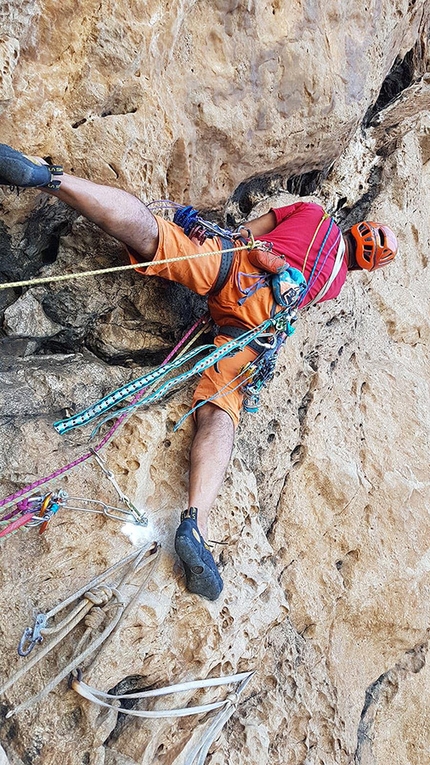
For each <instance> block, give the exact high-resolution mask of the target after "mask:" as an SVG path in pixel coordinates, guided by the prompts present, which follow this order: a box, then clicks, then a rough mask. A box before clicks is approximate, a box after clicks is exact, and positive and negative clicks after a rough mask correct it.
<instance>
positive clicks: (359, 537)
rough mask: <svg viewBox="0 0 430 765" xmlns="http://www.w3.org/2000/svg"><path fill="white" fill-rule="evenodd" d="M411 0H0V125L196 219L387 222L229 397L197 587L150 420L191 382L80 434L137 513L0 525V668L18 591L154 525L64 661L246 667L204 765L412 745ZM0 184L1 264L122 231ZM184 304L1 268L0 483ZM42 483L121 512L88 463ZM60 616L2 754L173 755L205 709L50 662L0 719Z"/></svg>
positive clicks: (30, 266)
mask: <svg viewBox="0 0 430 765" xmlns="http://www.w3.org/2000/svg"><path fill="white" fill-rule="evenodd" d="M428 15H429V5H428V2H426V0H417V2H410V3H408V2H406V1H405V2H401V1H400V0H396V2H394V3H393V2H388V0H380V1H379V2H371V3H370V4H368V5H367V6H366V7H364V6H363V7H362V8H361V7H358V6H357V4H353V3H347V4H345V3H343V4H342V3H338V4H334V3H328V4H325V5H322V4H312V3H295V4H291V3H290V4H286V3H279V2H277V0H273V2H271V3H265V4H264V3H263V4H262V3H257V2H252V1H250V2H246V3H245V2H240V0H239V1H236V2H233V1H232V0H229V1H228V2H226V1H225V0H216V1H215V2H208V1H207V0H203V1H202V2H200V3H194V2H190V1H189V0H184V2H181V3H179V2H174V3H166V2H161V0H150V2H147V3H138V2H128V3H120V2H117V3H111V2H107V1H103V2H102V3H100V2H98V3H94V2H92V0H87V2H86V3H85V4H80V3H78V4H76V3H75V2H71V0H64V2H63V3H61V5H58V4H55V3H48V2H45V0H40V2H39V3H37V4H35V3H31V2H27V1H25V2H20V3H17V2H15V0H12V2H10V3H8V4H7V7H6V8H5V12H4V18H3V24H2V34H1V37H0V59H1V64H2V65H1V67H0V72H1V76H0V122H1V127H2V131H1V141H2V142H7V143H10V144H12V145H14V146H16V148H19V149H22V150H25V151H26V152H27V153H29V154H36V155H40V156H43V157H45V158H52V159H53V160H54V161H56V162H63V163H64V167H65V169H66V170H68V171H71V172H74V173H76V174H81V175H84V176H86V177H89V178H90V179H91V180H93V181H96V182H103V183H108V184H112V185H115V186H118V187H121V188H124V189H126V190H129V191H131V192H132V193H134V194H136V195H137V196H140V197H142V198H144V199H145V200H150V199H157V198H161V197H162V198H164V197H170V198H173V199H175V200H176V201H177V202H187V203H188V202H190V203H193V204H196V205H197V206H198V207H199V208H200V209H204V210H206V211H207V213H208V215H211V216H213V217H214V218H217V219H218V220H219V222H220V223H222V224H223V223H225V222H227V223H228V225H236V224H238V223H240V222H243V221H245V220H246V219H247V218H248V217H252V216H254V215H258V214H261V213H263V212H265V211H267V210H268V209H270V207H271V206H281V205H283V204H288V203H289V202H290V201H292V200H295V199H298V198H305V199H307V198H317V199H319V200H321V201H322V203H323V204H324V205H325V207H326V209H328V210H329V211H330V213H332V214H334V216H335V218H336V220H337V221H338V223H339V224H340V225H341V226H342V227H344V228H346V227H348V226H349V225H352V224H353V223H356V222H357V221H358V220H360V219H362V218H363V217H368V218H369V219H371V220H372V219H373V220H381V221H386V222H388V223H389V224H390V225H391V226H392V227H393V228H394V229H395V230H396V233H398V238H399V244H400V253H399V256H398V258H397V259H396V261H395V262H394V263H393V264H391V265H390V267H389V268H387V269H384V270H381V271H378V272H377V273H375V274H372V275H371V276H369V275H365V274H357V273H355V274H351V275H350V276H349V277H348V280H347V284H346V285H345V287H344V289H343V291H342V293H341V295H340V297H339V298H338V299H337V300H336V301H331V302H329V303H324V304H323V305H320V306H318V307H314V308H312V309H310V310H309V311H308V312H303V315H301V317H300V320H299V322H298V323H297V328H296V332H295V334H294V335H293V337H292V338H291V339H290V340H289V341H288V343H287V344H286V345H285V348H284V349H283V351H282V354H281V358H280V361H279V364H278V367H277V370H276V374H275V378H274V379H273V381H272V383H271V384H270V387H269V388H268V389H267V390H266V391H264V393H263V396H262V404H261V409H260V412H259V413H258V414H257V415H247V416H243V418H242V420H241V423H240V425H239V429H238V432H237V438H236V442H235V448H234V452H233V456H232V460H231V463H230V467H229V470H228V474H227V476H226V479H225V482H224V486H223V489H222V492H221V493H220V495H219V497H218V499H217V502H216V505H215V507H214V510H213V512H212V515H211V520H210V537H211V539H214V540H217V541H220V542H223V543H224V544H223V545H219V546H216V547H215V557H216V558H217V560H219V562H220V569H221V572H222V576H223V579H224V583H225V587H224V591H223V593H222V596H221V597H220V598H219V600H217V601H216V602H214V603H210V602H206V601H204V600H202V599H199V598H196V597H195V596H192V595H191V594H189V593H187V592H186V590H185V587H184V581H183V577H182V574H181V571H180V570H179V569H178V568H177V564H175V554H174V549H173V538H174V532H175V528H176V526H177V523H178V517H179V513H180V511H181V510H182V509H183V508H184V507H185V506H186V502H187V484H188V450H189V446H190V443H191V439H192V435H193V424H192V422H191V419H187V420H185V422H184V424H182V425H181V426H180V428H179V429H178V430H177V431H175V430H174V424H175V423H176V422H177V421H178V420H179V419H180V418H181V417H182V416H183V415H184V414H185V413H186V412H187V410H188V409H189V406H190V402H191V394H192V391H191V388H189V387H188V388H184V389H181V390H179V391H178V392H177V393H176V394H175V396H174V397H171V398H169V399H168V400H167V401H165V402H162V403H160V404H157V405H154V406H153V407H151V408H148V409H146V410H144V409H138V410H137V411H136V412H135V413H134V414H133V416H132V417H131V418H129V419H128V420H127V422H126V423H125V424H124V425H123V426H122V427H121V428H120V429H118V430H117V432H116V434H115V436H114V437H113V439H112V440H111V441H110V442H109V443H108V444H107V445H106V446H105V447H104V448H103V450H102V451H101V452H100V453H101V455H102V456H103V459H105V460H106V466H107V469H108V470H110V471H112V473H113V477H114V479H115V480H116V482H117V485H118V486H119V488H120V490H121V491H122V492H125V494H126V495H127V497H128V498H130V500H131V501H132V502H133V504H134V505H135V506H136V507H137V508H138V509H139V510H143V511H144V512H145V513H146V514H147V515H148V518H149V525H148V527H147V528H146V529H142V528H141V529H138V528H137V527H136V526H131V525H130V524H127V525H125V524H124V523H123V522H120V521H118V520H115V519H113V518H106V517H103V516H102V515H95V514H93V515H91V514H89V513H84V512H78V511H72V510H65V509H64V510H60V511H59V512H58V514H57V515H56V516H54V518H53V519H52V520H51V521H50V523H49V525H48V528H47V530H46V532H45V533H44V534H39V533H38V530H37V529H35V528H26V529H20V530H18V531H17V532H16V533H15V534H12V535H10V536H7V537H6V538H4V539H1V540H0V541H1V544H2V568H1V573H0V588H1V603H2V619H1V620H0V642H1V647H2V650H1V652H0V653H1V658H0V662H1V671H0V676H1V684H3V683H4V681H5V680H6V679H7V678H9V677H10V676H11V675H12V674H13V673H14V672H16V671H17V670H18V669H19V668H21V667H22V666H25V662H26V661H27V662H28V661H29V659H25V658H21V657H19V656H18V655H17V653H16V646H17V644H18V642H19V640H20V637H21V635H22V633H23V631H24V629H25V628H26V627H27V626H29V625H31V624H33V619H34V616H35V615H36V614H37V613H46V612H48V611H49V610H50V609H52V608H54V607H55V606H56V605H57V604H58V603H60V602H61V601H62V600H64V599H66V598H67V597H68V596H69V595H71V593H73V592H74V591H76V590H78V589H80V588H81V587H84V586H85V585H86V583H87V582H89V581H90V580H91V579H92V578H94V577H96V576H98V575H99V574H101V572H102V571H103V570H104V569H105V568H107V567H109V566H111V565H112V564H113V563H115V562H116V561H117V560H119V559H120V558H121V557H122V556H125V555H128V554H130V552H131V551H133V550H134V549H136V546H137V545H138V544H143V543H149V542H152V541H154V540H156V541H157V542H159V543H160V544H161V553H160V556H159V559H158V562H157V565H156V567H155V569H154V571H153V573H152V574H151V576H150V577H149V579H148V582H147V584H146V586H145V588H144V590H143V591H142V593H141V594H140V595H139V597H138V599H137V601H136V602H135V603H134V605H133V607H132V608H130V609H129V610H128V611H127V612H126V614H125V616H124V618H123V620H122V621H121V622H120V625H119V628H118V629H117V630H116V631H115V632H114V633H113V636H112V639H111V640H110V641H109V642H108V643H107V644H106V645H105V647H104V648H103V650H102V651H101V652H100V653H98V654H95V655H94V656H93V657H92V660H91V661H88V662H87V663H86V664H84V666H83V670H84V680H85V681H86V682H88V683H90V684H91V685H94V686H96V687H97V688H99V689H101V690H103V691H108V690H112V689H115V690H116V692H117V693H123V694H124V693H125V694H126V693H129V692H131V691H134V690H136V689H148V688H153V687H160V686H164V685H170V684H173V683H176V682H182V681H187V680H192V679H197V678H207V677H209V676H212V677H218V676H220V675H229V674H232V673H235V672H240V671H246V670H251V669H254V670H256V671H255V674H254V676H253V678H252V680H251V683H250V684H249V685H248V686H247V688H246V690H245V691H244V692H243V694H242V696H241V697H240V703H239V704H238V706H237V709H236V711H235V712H234V714H233V716H232V717H231V718H230V720H229V722H228V723H227V725H226V726H225V727H224V729H223V730H222V732H221V733H220V734H219V736H218V737H217V738H216V740H215V741H214V743H213V744H212V745H211V747H210V750H209V754H208V758H207V762H210V763H212V765H221V763H226V762H228V763H231V765H244V763H248V762H253V763H258V765H266V764H267V765H304V763H306V764H307V765H308V764H309V765H333V764H335V765H352V763H355V765H388V764H389V765H393V763H394V764H395V765H397V764H398V765H424V763H426V762H427V759H428V752H429V751H430V738H429V715H430V712H429V710H430V702H429V692H428V677H427V676H428V663H427V649H428V637H429V636H428V629H429V623H430V611H429V597H428V594H429V571H430V555H429V549H428V541H427V540H428V538H429V533H430V519H429V512H428V507H429V488H430V487H429V484H430V470H429V467H428V449H429V436H430V395H429V372H428V370H429V338H430V324H429V316H430V305H429V302H430V301H429V294H430V290H429V272H428V270H429V255H430V224H429V219H428V208H429V202H430V116H429V110H428V105H429V95H430V80H429V77H430V67H429V58H428V49H427V40H428ZM310 195H312V197H311V196H310ZM0 205H1V220H0V280H1V281H9V282H10V281H15V280H19V279H31V278H35V277H37V276H55V275H57V274H64V273H72V272H74V271H78V270H90V269H94V268H103V267H108V266H112V265H116V264H117V263H118V262H120V261H121V258H122V248H121V245H120V244H118V243H117V242H115V241H114V240H112V239H110V238H109V237H107V236H106V235H104V234H102V233H101V232H100V231H99V230H98V229H97V228H96V227H95V226H94V225H93V224H91V223H89V222H87V221H85V220H84V219H83V218H82V217H78V216H77V214H76V213H75V212H73V211H72V210H71V209H70V208H69V207H67V206H66V205H64V204H62V203H59V202H58V201H57V200H54V199H52V198H50V197H48V196H47V195H46V194H44V193H42V194H40V193H39V192H36V191H33V190H29V191H26V192H21V193H20V194H19V196H18V195H16V194H14V193H10V192H9V191H8V190H7V189H5V188H4V187H0ZM204 311H205V303H204V300H203V299H201V298H199V297H197V296H194V295H191V294H190V293H188V292H187V291H186V290H184V289H183V288H181V287H180V286H179V285H172V284H168V283H166V282H164V281H162V280H156V279H148V278H145V277H142V276H141V275H139V274H136V273H130V272H125V273H123V274H122V275H120V276H118V275H117V274H109V275H104V276H100V277H89V278H87V279H75V280H72V281H68V282H53V283H50V284H38V285H33V286H30V287H24V288H23V289H21V288H16V289H7V290H1V291H0V320H1V337H0V345H1V351H0V402H1V404H0V424H1V430H0V464H1V471H0V475H1V496H0V499H1V497H5V496H7V495H9V494H11V493H12V492H15V491H17V490H19V489H20V488H21V487H24V486H26V485H27V484H30V483H33V482H36V481H37V480H38V479H40V478H42V477H44V476H47V475H49V474H51V473H53V472H54V471H56V470H58V469H60V468H62V467H63V466H65V465H67V464H70V463H72V462H74V461H77V460H80V458H82V456H84V455H89V446H91V445H92V444H94V443H97V440H100V439H101V438H102V437H103V435H104V434H105V433H106V432H107V429H108V426H107V425H106V426H104V429H103V430H102V431H101V433H99V434H97V435H96V436H95V437H94V439H93V441H92V442H91V443H90V444H89V441H88V437H89V434H90V431H91V428H87V429H83V430H77V431H76V432H74V433H73V434H72V435H67V436H59V435H58V434H57V433H56V431H55V430H54V429H53V427H52V423H53V422H54V421H55V420H58V419H61V418H63V417H64V416H67V415H68V414H71V413H73V412H76V411H78V410H80V409H82V408H84V407H86V406H88V405H90V404H91V403H93V402H94V401H96V400H98V399H99V398H101V397H103V396H105V395H106V394H108V393H109V392H110V391H112V390H114V389H115V388H117V387H119V386H120V385H122V384H124V383H126V382H128V381H129V380H132V379H134V378H137V377H140V376H142V375H144V374H145V373H146V372H148V371H150V370H151V369H152V368H153V367H154V365H157V364H159V363H160V362H161V360H162V359H163V358H164V357H165V356H166V355H167V353H168V352H169V351H170V350H171V348H172V347H173V346H174V344H175V343H176V342H177V341H178V340H179V338H180V337H181V336H182V335H183V334H184V332H185V330H186V328H187V327H189V326H190V325H191V324H192V322H193V321H194V320H195V319H196V318H197V317H198V316H199V315H201V314H203V313H204ZM204 341H205V342H210V338H209V337H208V336H207V335H206V336H204V337H203V339H202V342H204ZM50 488H51V490H52V489H57V488H62V489H64V490H66V491H67V492H68V493H69V495H70V496H71V497H75V498H78V499H79V500H80V504H81V506H82V500H84V499H94V500H99V501H101V502H102V503H104V505H105V506H106V505H110V506H112V507H118V508H120V509H122V510H123V511H124V510H125V509H126V506H125V504H124V502H122V501H121V499H120V498H119V497H118V494H117V493H116V490H115V486H114V484H113V483H112V481H110V480H109V478H108V476H107V475H106V473H104V472H103V471H102V469H101V467H100V465H99V464H98V463H97V462H96V460H95V459H94V458H93V457H90V456H88V459H86V460H84V461H82V462H80V464H79V465H78V466H76V467H75V468H74V469H72V470H70V471H69V472H67V473H66V474H64V475H63V476H62V477H61V478H58V479H57V481H56V482H54V483H53V484H52V485H50ZM75 504H78V505H79V501H78V500H77V501H76V503H75ZM7 512H8V510H5V511H4V513H7ZM135 592H136V583H133V582H132V583H131V584H129V585H127V587H126V588H125V594H126V595H127V597H130V598H131V597H132V596H133V594H134V593H135ZM83 632H84V628H83V627H77V628H76V630H75V631H74V632H73V633H71V635H70V636H69V637H67V638H65V640H64V641H62V642H61V644H60V645H59V646H58V647H57V648H56V649H54V650H53V652H52V654H49V656H48V657H47V658H45V659H43V660H42V661H41V662H40V664H38V665H37V666H36V667H34V669H33V670H32V671H31V673H30V674H29V675H28V676H27V679H25V680H21V681H19V682H18V683H17V684H16V685H15V686H14V687H12V688H10V689H8V690H7V691H6V692H5V693H4V694H3V696H2V727H1V733H0V742H1V746H2V748H0V763H1V764H2V765H3V763H4V765H58V763H59V762H63V763H64V765H81V763H86V764H87V765H137V764H138V763H139V765H150V764H152V763H161V765H163V764H164V765H173V763H174V764H175V765H181V764H182V763H184V764H185V763H186V762H189V760H187V757H188V756H189V753H190V752H191V749H192V747H193V745H194V744H195V743H196V742H197V741H198V740H199V738H200V737H201V736H202V735H203V734H204V731H205V730H207V727H208V726H209V724H210V718H209V716H208V718H206V717H205V716H204V715H203V714H200V715H199V716H198V717H197V718H192V717H189V716H188V717H182V718H178V719H177V720H169V719H147V720H143V719H139V718H133V717H125V716H124V715H122V714H121V713H118V712H117V711H116V710H115V709H113V710H106V709H101V708H98V707H96V706H94V705H93V704H91V703H90V702H88V701H86V700H84V699H82V698H81V697H79V696H78V695H77V694H76V693H75V692H74V691H73V690H70V689H68V687H67V683H66V681H65V680H63V681H62V682H61V683H60V684H59V685H58V686H57V687H56V688H55V690H53V691H52V692H51V693H50V694H49V695H48V696H47V698H45V699H44V700H43V701H41V702H40V703H38V704H36V705H35V706H33V707H31V708H30V709H29V710H28V711H26V712H21V713H18V714H16V715H15V716H12V717H10V718H6V713H7V711H8V710H11V709H12V708H14V707H15V706H16V705H18V704H19V703H21V702H22V701H24V700H26V699H28V698H29V697H30V696H32V695H33V694H35V693H37V692H38V691H40V689H41V688H42V687H43V686H44V684H46V682H48V681H49V679H50V678H52V677H54V676H55V675H56V674H58V673H59V672H60V671H61V669H62V668H64V667H65V666H66V665H67V664H68V662H69V661H70V658H71V656H72V655H73V654H74V652H76V649H77V646H78V644H79V641H80V639H81V638H82V635H83ZM47 641H48V638H46V640H45V645H46V642H47ZM43 645H44V644H42V646H36V648H35V649H34V654H32V655H35V653H36V651H37V650H41V649H42V647H43ZM228 690H232V689H227V690H222V689H218V690H212V691H203V690H200V691H198V692H196V693H194V694H192V693H182V694H181V695H180V697H179V698H178V699H175V700H169V701H162V700H157V701H150V702H149V704H148V708H150V709H151V710H154V709H162V708H167V707H168V706H169V704H170V705H171V706H172V707H173V706H186V705H194V704H200V703H206V702H209V701H211V702H212V701H215V700H217V699H221V698H224V697H225V695H226V694H227V692H228ZM127 705H128V706H129V707H132V708H134V709H139V708H143V705H142V704H136V703H135V702H134V701H131V700H128V701H127Z"/></svg>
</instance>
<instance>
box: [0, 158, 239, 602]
mask: <svg viewBox="0 0 430 765" xmlns="http://www.w3.org/2000/svg"><path fill="white" fill-rule="evenodd" d="M45 164H46V163H44V161H43V160H40V161H39V162H37V161H36V163H34V162H33V161H32V160H30V159H29V158H26V157H25V156H24V155H22V154H21V153H20V152H16V151H15V150H14V149H11V148H10V147H8V146H5V145H4V144H0V184H1V185H15V186H22V187H26V188H30V187H38V188H40V190H41V191H44V192H46V193H49V194H51V195H52V196H55V197H57V199H60V200H61V201H63V202H65V203H66V204H68V205H69V206H70V207H72V208H73V209H74V210H76V211H77V212H79V213H80V214H81V215H83V216H84V217H86V218H87V219H88V220H90V221H92V222H93V223H95V224H96V225H97V226H99V227H100V228H101V229H102V230H103V231H105V232H106V233H107V234H109V235H110V236H113V237H114V238H116V239H118V240H119V241H120V242H122V243H124V244H126V245H128V246H129V247H131V248H133V250H134V252H135V253H136V254H137V255H138V256H140V257H141V258H142V260H146V261H148V260H151V259H152V258H153V256H154V255H155V253H156V250H157V247H158V225H157V221H156V219H155V218H154V216H153V215H152V213H150V211H149V210H148V209H147V207H146V206H145V205H144V204H143V203H142V202H141V201H140V200H138V199H137V198H136V197H134V196H133V195H132V194H129V193H127V192H125V191H122V190H121V189H117V188H112V187H110V186H104V185H101V184H97V183H93V182H92V181H88V180H86V179H83V178H78V177H76V176H72V175H67V174H64V175H61V181H60V178H59V177H58V176H59V175H60V173H59V172H58V168H57V171H56V172H55V173H54V175H56V176H57V178H56V179H55V180H56V182H57V181H60V185H58V186H57V187H56V188H55V187H53V186H52V180H53V179H52V177H51V174H52V172H53V170H54V168H51V167H49V168H48V171H46V170H45V169H44V167H43V166H44V165H45ZM50 177H51V182H50V181H49V178H50ZM233 436H234V426H233V422H232V421H231V420H230V417H229V416H228V415H227V414H226V413H225V412H223V411H222V410H220V409H219V408H218V407H216V406H213V405H212V404H207V405H205V406H204V407H202V409H201V410H200V411H199V414H198V420H197V432H196V436H195V439H194V442H193V446H192V454H191V470H190V507H192V509H194V508H195V507H196V506H197V507H198V508H199V509H200V512H201V518H200V523H201V526H202V528H204V530H205V533H206V530H207V516H208V513H209V510H210V507H211V506H212V504H213V502H214V500H215V498H216V496H217V494H218V490H219V488H220V486H221V483H222V480H223V478H224V474H225V470H226V468H227V465H228V462H229V459H230V455H231V450H232V446H233ZM191 503H193V504H192V506H191ZM195 520H196V518H195V517H194V519H193V517H192V515H188V516H187V518H186V521H183V522H181V524H180V526H179V528H178V532H179V534H178V532H177V534H176V539H175V547H176V549H177V551H178V554H179V555H180V558H181V560H182V562H183V565H184V568H185V571H186V574H187V586H188V589H189V590H191V592H195V593H197V594H199V595H203V596H205V597H207V598H209V599H210V600H215V599H216V598H217V597H218V596H219V594H220V592H221V590H222V588H223V583H222V579H221V577H220V575H219V573H218V570H217V567H216V565H215V562H214V560H213V558H212V555H211V553H210V552H209V550H208V549H207V548H206V545H205V544H204V540H203V539H202V537H201V535H200V533H199V529H198V527H197V524H196V522H195ZM187 524H188V526H189V528H187V533H186V534H184V533H183V531H184V525H185V526H186V525H187ZM196 543H197V545H196ZM180 550H181V551H182V554H181V552H180Z"/></svg>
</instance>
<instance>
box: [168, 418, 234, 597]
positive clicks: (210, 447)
mask: <svg viewBox="0 0 430 765" xmlns="http://www.w3.org/2000/svg"><path fill="white" fill-rule="evenodd" d="M233 439H234V425H233V421H232V420H231V418H230V416H229V415H228V414H227V412H224V411H223V410H222V409H220V408H219V407H217V406H214V405H213V404H205V405H204V406H203V407H202V408H201V409H199V410H198V416H197V430H196V434H195V437H194V441H193V444H192V447H191V460H190V484H189V507H188V509H187V510H185V511H184V512H183V513H182V514H181V523H180V524H179V527H178V529H177V531H176V536H175V549H176V552H177V553H178V555H179V557H180V559H181V561H182V564H183V566H184V569H185V576H186V580H187V588H188V589H189V590H190V591H191V592H194V593H196V594H198V595H202V596H203V597H206V598H208V599H209V600H216V599H217V598H218V596H219V595H220V593H221V591H222V588H223V582H222V579H221V576H220V574H219V571H218V568H217V566H216V563H215V561H214V559H213V557H212V553H211V552H210V550H209V548H208V546H207V545H206V543H205V541H204V537H206V535H207V521H208V515H209V511H210V509H211V507H212V505H213V503H214V501H215V499H216V497H217V494H218V491H219V489H220V486H221V484H222V481H223V479H224V475H225V471H226V469H227V466H228V463H229V461H230V457H231V452H232V448H233Z"/></svg>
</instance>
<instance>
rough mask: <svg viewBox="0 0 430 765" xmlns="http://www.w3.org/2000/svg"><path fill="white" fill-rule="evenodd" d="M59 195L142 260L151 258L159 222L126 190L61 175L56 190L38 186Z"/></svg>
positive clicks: (155, 246)
mask: <svg viewBox="0 0 430 765" xmlns="http://www.w3.org/2000/svg"><path fill="white" fill-rule="evenodd" d="M41 190H42V191H44V192H46V193H48V194H51V195H52V196H54V197H57V199H61V201H62V202H65V203H66V204H68V205H69V206H70V207H72V208H73V209H74V210H77V212H79V213H80V214H81V215H83V216H84V217H85V218H88V220H90V221H92V222H93V223H95V224H96V225H97V226H99V227H100V228H101V229H102V230H103V231H105V232H106V233H107V234H109V235H110V236H113V237H114V238H115V239H118V240H119V241H120V242H123V244H126V245H128V246H129V247H132V248H133V250H135V252H136V253H137V254H138V255H140V257H141V258H142V260H152V258H153V257H154V255H155V253H156V251H157V247H158V226H157V221H156V219H155V218H154V216H153V214H152V213H151V212H150V211H149V210H148V208H147V207H146V205H144V204H143V202H141V201H140V199H137V197H135V196H133V194H129V193H128V192H127V191H122V189H116V188H113V187H111V186H103V185H101V184H99V183H93V182H92V181H87V180H86V179H84V178H77V177H76V176H74V175H67V174H66V173H65V174H64V175H62V176H61V186H60V188H59V189H58V190H52V189H47V188H44V189H41Z"/></svg>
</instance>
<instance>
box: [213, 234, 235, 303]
mask: <svg viewBox="0 0 430 765" xmlns="http://www.w3.org/2000/svg"><path fill="white" fill-rule="evenodd" d="M219 239H220V241H221V249H222V250H227V249H228V248H229V247H231V248H232V249H231V252H224V253H223V254H222V255H221V263H220V267H219V271H218V276H217V278H216V280H215V284H214V285H213V287H212V288H211V289H210V290H209V292H208V295H210V296H211V297H213V296H214V295H218V293H219V292H221V290H222V288H223V287H224V285H225V284H226V282H227V279H228V277H229V276H230V271H231V267H232V264H233V258H234V245H233V240H232V239H227V238H226V237H225V236H220V237H219Z"/></svg>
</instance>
